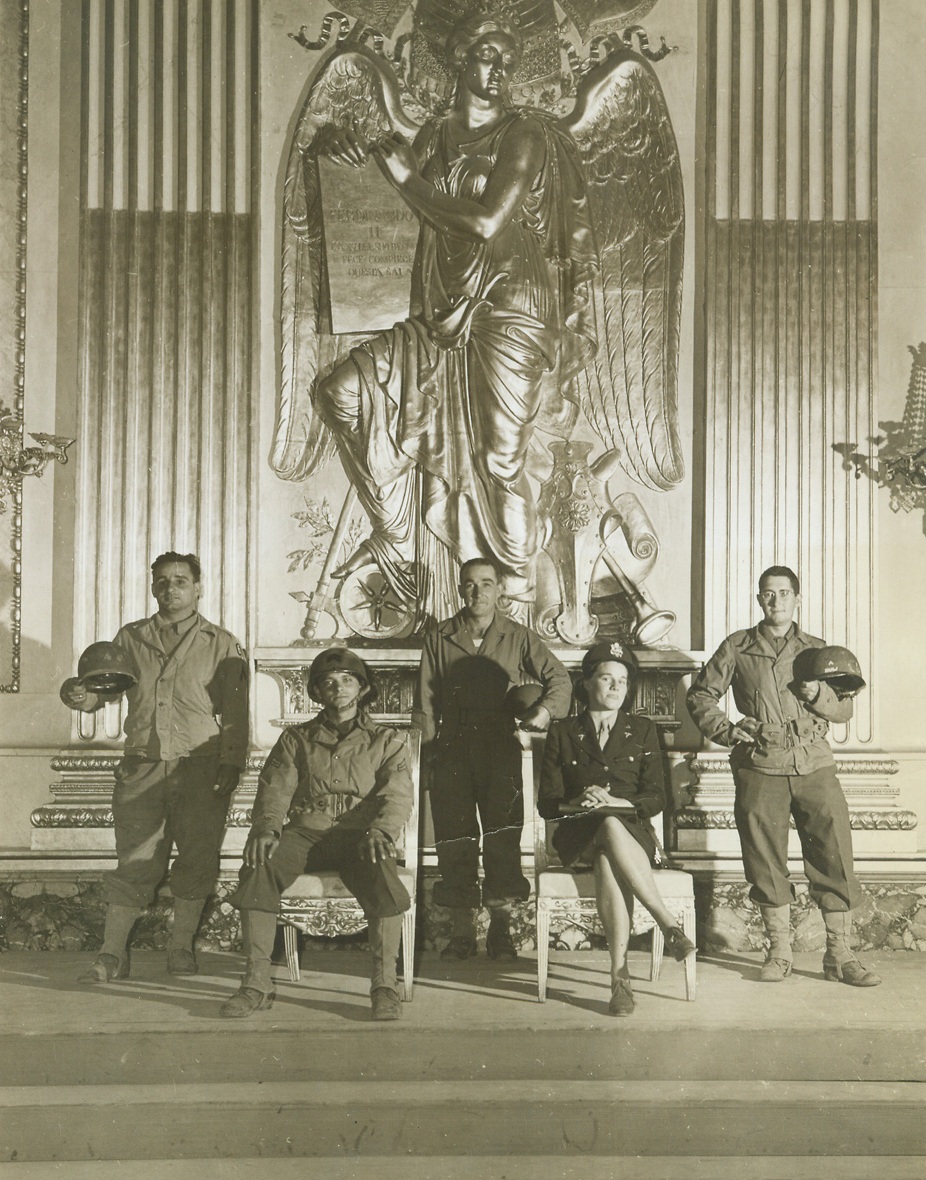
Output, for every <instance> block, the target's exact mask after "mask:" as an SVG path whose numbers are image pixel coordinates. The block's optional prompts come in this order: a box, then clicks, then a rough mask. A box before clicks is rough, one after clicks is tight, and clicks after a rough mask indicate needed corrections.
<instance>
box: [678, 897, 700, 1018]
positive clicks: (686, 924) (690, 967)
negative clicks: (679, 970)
mask: <svg viewBox="0 0 926 1180" xmlns="http://www.w3.org/2000/svg"><path fill="white" fill-rule="evenodd" d="M682 929H683V930H684V931H685V936H686V937H687V938H690V939H691V941H692V942H696V941H697V933H696V930H695V911H694V906H693V905H691V906H689V907H688V908H687V909H686V910H685V913H684V914H683V915H682ZM697 988H698V980H697V962H696V957H695V956H694V955H689V956H688V958H687V959H686V960H685V999H686V1000H694V998H695V996H696V994H697Z"/></svg>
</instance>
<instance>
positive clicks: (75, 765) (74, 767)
mask: <svg viewBox="0 0 926 1180" xmlns="http://www.w3.org/2000/svg"><path fill="white" fill-rule="evenodd" d="M269 752H270V751H269V750H265V751H264V752H262V753H261V752H258V753H252V754H249V755H248V760H247V764H246V766H245V769H244V773H245V774H248V773H251V772H260V770H261V769H262V767H263V765H264V763H265V762H266V760H267V755H268V754H269ZM122 758H123V755H122V753H121V751H114V752H113V753H112V754H100V753H95V754H58V755H56V756H55V757H54V758H52V759H51V768H52V770H55V771H58V772H59V773H61V774H93V773H100V772H102V773H104V774H112V772H113V771H114V770H115V769H116V767H117V766H118V765H119V763H120V762H121V761H122Z"/></svg>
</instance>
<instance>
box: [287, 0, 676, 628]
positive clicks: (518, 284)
mask: <svg viewBox="0 0 926 1180" xmlns="http://www.w3.org/2000/svg"><path fill="white" fill-rule="evenodd" d="M574 7H575V8H576V11H575V13H574V14H573V19H574V22H575V26H574V27H576V28H580V27H582V28H583V29H584V30H585V33H587V34H589V35H591V34H592V32H593V31H594V30H593V25H594V18H593V17H592V16H590V15H588V14H584V9H583V8H582V5H581V4H577V5H575V6H574ZM406 8H408V5H397V6H393V8H392V9H391V11H392V12H393V17H394V18H395V19H394V20H393V18H390V22H389V23H390V26H391V27H392V28H394V27H395V21H396V20H398V19H399V16H400V15H401V12H404V11H405V9H406ZM400 10H401V12H400ZM641 10H642V9H641ZM347 11H349V12H350V13H351V14H352V15H355V16H357V17H359V18H361V19H360V20H359V21H358V24H356V25H355V26H354V27H353V29H352V30H351V31H350V32H346V31H345V27H344V24H343V21H342V22H341V23H340V25H339V33H338V39H337V47H336V48H335V49H334V50H333V52H331V53H330V54H329V56H328V57H327V58H326V59H325V60H324V61H323V64H322V66H321V69H320V71H319V73H318V74H317V76H316V78H315V79H314V81H313V83H312V86H311V88H310V91H309V95H308V98H307V100H306V102H305V104H304V106H303V108H302V111H301V113H300V115H299V117H298V120H297V124H296V130H295V134H294V136H293V140H292V145H291V149H290V154H289V159H288V162H287V167H286V178H285V183H284V210H283V244H282V257H281V270H280V273H281V309H282V332H283V339H282V353H281V379H280V398H279V402H278V415H277V430H276V440H275V445H274V448H273V453H272V457H271V465H272V466H273V468H274V470H275V471H276V472H277V474H278V475H279V476H280V477H281V478H283V479H289V480H299V481H301V480H305V479H306V478H308V477H309V476H311V475H312V474H313V473H314V472H315V471H318V470H320V469H321V468H322V467H323V466H324V465H325V464H327V463H328V462H329V461H330V460H331V459H332V458H333V456H334V455H335V453H337V454H338V455H339V457H340V461H341V464H342V466H343V468H344V471H345V473H346V475H347V477H348V479H349V481H350V483H351V485H352V488H353V494H354V495H356V497H357V498H358V500H359V502H360V504H361V505H362V507H363V508H364V510H365V512H366V515H367V517H368V519H369V522H370V532H369V535H368V536H367V537H366V539H365V540H364V541H363V542H362V544H361V545H360V546H359V547H358V548H355V549H354V551H353V553H351V554H349V555H348V556H347V559H346V561H343V562H342V564H341V565H340V566H337V568H334V563H333V561H332V560H331V559H332V558H334V557H337V552H336V548H337V547H336V546H335V545H334V540H333V541H332V551H331V553H329V560H326V562H325V567H324V570H323V576H322V578H321V579H320V583H321V581H324V582H325V585H324V586H321V585H320V586H319V588H318V590H317V591H316V592H313V594H308V595H307V594H305V593H304V592H301V591H300V592H298V594H299V595H301V600H303V601H306V602H307V603H308V610H307V621H306V628H307V629H308V633H307V630H306V628H304V629H303V632H302V635H303V639H304V640H308V639H310V638H312V636H313V635H314V628H315V626H316V624H317V618H318V615H319V613H320V612H325V613H328V614H332V615H333V614H334V612H333V611H332V609H331V607H330V605H329V603H328V598H329V595H328V590H327V582H328V580H329V579H332V578H333V579H334V580H341V581H342V588H341V593H342V594H343V590H344V587H345V586H346V585H347V579H349V578H350V577H352V576H355V575H358V572H360V571H363V570H364V569H365V568H366V567H368V566H373V567H378V569H379V571H380V573H381V575H382V577H383V579H384V580H385V582H386V583H387V584H388V585H389V586H391V587H392V589H393V590H394V591H395V592H396V594H397V595H398V598H399V599H400V600H401V601H404V602H407V603H409V604H410V605H412V606H413V611H412V613H411V614H410V615H409V616H408V618H407V619H406V618H399V617H397V619H396V622H395V623H394V624H391V625H392V626H394V627H395V628H401V627H405V628H417V627H418V626H419V625H423V624H422V620H424V619H426V617H427V616H429V615H437V616H439V617H440V616H442V615H444V614H446V613H449V611H452V609H454V608H455V606H456V586H455V577H456V569H457V567H458V564H459V562H460V560H462V559H463V558H464V557H467V556H471V555H472V554H473V553H484V554H486V555H491V556H493V557H494V558H495V559H496V560H497V561H498V563H499V565H500V566H501V568H502V569H503V570H505V571H507V572H508V577H509V580H510V581H511V582H512V584H513V587H514V588H513V589H512V590H511V593H510V595H509V596H510V597H511V598H512V600H513V601H520V602H525V601H531V600H530V598H529V597H528V596H529V595H530V594H532V593H533V588H534V583H535V577H534V574H535V563H536V560H537V555H538V553H539V552H540V548H541V547H540V544H539V543H538V532H539V531H540V530H541V529H542V526H543V520H542V518H540V519H539V517H542V514H539V513H538V504H537V493H536V490H535V488H536V483H537V480H538V472H540V471H542V470H543V469H544V467H548V465H549V461H548V458H547V453H548V452H547V447H548V443H549V441H550V440H551V439H556V438H559V439H566V440H568V439H569V438H570V437H571V436H572V435H573V433H574V431H575V430H576V428H577V424H578V423H580V418H579V415H580V414H581V415H582V419H581V423H582V426H581V428H582V429H583V430H588V431H589V432H590V433H591V434H592V435H593V436H595V437H597V439H598V441H599V442H600V443H601V444H603V446H604V447H605V450H606V453H610V454H612V455H613V456H614V461H615V467H619V468H620V469H621V470H622V471H623V474H624V476H625V477H626V478H628V479H630V480H632V481H634V482H636V483H638V484H640V485H642V486H643V487H645V488H648V489H651V490H668V489H670V488H672V487H674V486H675V485H677V484H678V483H679V482H680V480H681V479H682V477H683V474H684V472H683V464H682V448H681V443H680V439H679V434H678V421H677V417H678V416H677V408H676V406H677V360H678V345H679V325H680V313H681V294H682V259H683V250H684V213H683V194H682V186H681V169H680V163H679V156H678V150H677V146H676V143H675V137H674V133H673V131H672V126H671V122H670V119H669V116H668V112H667V109H666V104H665V99H664V97H663V94H662V90H661V88H660V86H659V82H658V80H657V78H656V75H655V74H654V72H653V70H652V67H651V66H650V64H649V63H648V61H647V60H646V59H645V57H644V56H643V55H641V54H640V53H637V52H634V51H633V50H632V49H630V48H629V47H628V45H627V44H625V43H624V42H622V41H617V40H614V39H609V38H608V37H605V36H603V35H600V36H597V39H595V41H594V52H593V53H590V55H589V57H588V58H587V59H586V60H585V61H584V63H583V65H582V68H581V70H580V71H579V73H580V76H579V77H578V78H573V79H572V82H573V83H574V85H573V88H572V90H571V91H570V92H569V94H568V102H567V104H566V105H567V106H568V107H569V109H568V111H567V112H566V113H565V114H556V115H554V114H552V113H550V112H549V111H547V110H542V109H541V105H540V98H539V96H540V93H541V91H542V85H541V78H542V74H543V69H544V68H546V67H544V66H543V65H542V59H543V53H542V52H541V51H540V49H539V48H538V46H539V45H540V43H541V41H542V40H543V38H544V37H546V36H547V35H552V36H554V37H555V38H557V37H558V36H559V34H558V32H557V28H556V22H555V20H553V21H552V23H551V22H550V21H548V20H547V16H546V15H544V14H545V13H546V7H545V6H544V5H543V4H541V5H539V6H538V5H533V6H531V5H525V4H524V3H523V0H521V2H520V3H516V4H513V5H509V6H507V7H506V9H505V12H503V11H502V10H501V8H500V7H499V5H497V4H495V5H493V4H489V5H480V6H478V11H477V8H476V7H473V6H469V5H466V6H460V5H451V6H449V7H448V6H447V5H446V4H442V2H441V0H428V2H426V0H421V2H420V3H419V4H418V5H417V6H416V8H415V24H414V30H413V32H412V34H411V35H410V40H409V41H408V42H406V44H407V46H408V49H409V59H408V60H409V63H410V64H409V68H408V69H399V70H397V69H396V68H395V60H396V59H395V58H393V59H391V60H390V59H389V58H388V57H387V56H385V54H384V53H378V52H376V45H377V44H379V42H377V41H376V38H375V37H374V38H373V39H372V40H371V38H370V32H371V27H370V26H371V21H370V17H371V16H372V12H370V13H367V12H366V6H365V5H364V4H363V3H362V2H360V0H358V2H357V3H353V4H351V5H348V6H347ZM590 11H591V10H590ZM461 12H462V13H463V14H464V16H463V19H462V20H460V19H459V17H460V13H461ZM628 12H629V10H628ZM506 13H507V15H506ZM552 13H553V7H552V4H550V5H549V15H550V16H551V17H552ZM586 18H587V19H586ZM373 23H375V22H373ZM444 25H446V26H447V27H446V28H444ZM333 29H334V23H333V21H327V22H326V25H325V27H324V28H323V31H322V36H321V37H320V38H318V39H317V40H316V41H309V39H308V38H307V37H306V35H305V31H304V30H301V31H300V34H299V35H298V36H297V40H299V41H300V43H301V44H303V45H305V46H306V47H307V48H313V49H315V48H317V47H318V46H320V45H321V44H323V43H327V41H328V39H329V38H330V37H331V35H332V32H333ZM440 30H443V32H442V33H441V35H440V36H439V37H438V36H437V32H440ZM371 45H373V48H371V47H370V46H371ZM445 45H449V47H450V49H451V54H450V56H449V58H448V60H447V62H444V63H443V64H441V62H440V57H441V53H440V47H443V46H445ZM558 52H559V50H558V47H557V50H556V55H558ZM493 54H494V55H495V58H496V59H497V62H496V64H495V65H490V64H485V68H484V69H483V64H482V62H481V59H482V58H483V57H486V55H488V57H491V56H492V55H493ZM650 56H655V55H650ZM488 57H486V63H488ZM448 63H449V64H448ZM425 67H426V68H428V69H433V70H435V71H436V73H438V74H440V73H443V74H444V75H448V74H449V75H452V77H453V78H454V79H455V81H456V86H455V89H453V91H452V94H453V99H452V103H451V105H450V106H449V107H446V106H445V107H444V108H443V110H442V113H438V114H433V113H432V115H431V117H428V109H431V108H430V107H428V104H425V105H424V106H423V105H422V103H421V101H420V99H421V95H422V92H423V90H428V84H427V83H425V82H423V81H422V79H421V77H420V75H421V73H422V70H423V69H425ZM493 69H494V70H496V74H494V75H492V74H491V71H492V70H493ZM480 70H482V71H483V73H485V75H486V76H485V78H484V79H482V80H480V78H481V75H480ZM416 71H417V74H416V78H417V81H416V82H415V84H414V85H412V82H411V80H410V79H411V78H412V74H415V72H416ZM490 75H491V76H490ZM527 75H530V76H529V77H528V76H527ZM446 80H447V78H446V77H445V78H444V81H446ZM432 81H434V86H432V87H431V89H430V91H429V92H430V93H432V94H435V93H437V90H438V89H439V87H438V86H437V82H436V81H435V80H433V79H432ZM516 83H517V86H518V87H519V88H520V89H518V94H519V95H520V96H523V95H524V94H532V93H534V94H535V98H534V100H532V101H528V102H527V103H526V104H522V105H521V106H517V105H515V102H514V101H513V99H512V97H511V95H512V93H513V92H514V90H515V88H516V87H515V84H516ZM544 85H545V83H544ZM532 86H534V88H535V89H534V91H532V90H531V87H532ZM537 86H540V88H541V89H540V90H537V89H536V87H537ZM480 88H484V91H485V93H484V95H483V93H482V90H480ZM566 90H567V91H568V90H569V87H566ZM477 91H479V93H478V94H477ZM543 93H546V92H545V91H543ZM484 103H488V104H489V108H490V109H491V117H490V118H488V119H486V118H484V117H483V115H482V113H480V114H479V118H478V119H476V118H475V116H474V113H473V112H474V111H476V110H477V109H478V110H479V111H480V112H481V111H482V107H480V106H479V104H484ZM432 107H433V104H432ZM410 145H411V146H410ZM330 160H333V161H335V162H336V163H338V164H340V165H341V166H342V167H343V168H350V167H351V166H357V167H361V166H362V168H363V169H364V170H365V171H370V170H373V171H374V172H375V169H376V168H377V167H378V168H379V169H380V170H381V171H382V173H383V174H384V176H385V177H386V178H387V180H388V182H389V184H390V185H391V186H392V188H393V189H394V191H395V192H396V193H398V195H399V197H400V198H401V201H403V202H404V203H405V205H406V206H407V207H408V208H409V209H410V210H411V211H412V212H413V213H414V215H415V216H416V217H417V218H419V219H420V232H419V237H418V249H417V261H416V263H415V266H414V269H413V271H412V272H411V275H412V278H411V282H412V292H411V306H412V308H413V309H415V310H414V311H413V314H412V315H411V316H410V317H409V318H408V319H405V320H400V321H398V322H396V323H395V325H394V326H393V327H391V328H388V329H383V330H380V331H374V332H373V333H372V334H370V332H367V333H366V339H362V338H361V336H358V335H357V334H356V332H355V334H354V335H335V334H333V332H332V329H331V316H332V308H331V307H330V306H328V305H327V304H326V302H325V294H324V293H325V291H326V290H327V289H328V288H327V287H326V284H325V275H326V273H327V271H328V269H329V267H330V260H329V259H327V258H326V256H325V250H324V248H323V235H322V225H323V224H324V221H325V210H324V208H323V199H322V195H323V192H322V190H323V186H322V171H323V170H322V164H324V166H325V170H326V171H325V172H324V174H325V175H326V176H327V175H328V171H327V169H328V168H329V165H328V161H330ZM325 183H327V181H326V182H325ZM345 191H346V190H345ZM339 209H340V206H339ZM329 217H330V211H329ZM373 228H374V230H375V227H373ZM375 236H376V235H375V234H374V237H375ZM467 241H468V242H469V243H470V245H469V247H468V249H467V250H464V251H461V249H460V243H461V242H467ZM374 269H375V268H374ZM339 314H340V313H339ZM363 327H364V325H363V324H358V325H357V331H358V332H360V331H362V329H363ZM358 344H359V346H358V347H355V348H354V351H352V352H351V351H350V350H351V347H352V346H355V345H358ZM360 399H362V400H363V401H364V404H367V405H371V406H373V407H374V409H373V411H372V412H371V413H365V414H364V415H363V416H362V417H361V416H359V411H357V410H356V409H355V408H353V407H355V406H357V405H359V400H360ZM610 508H611V505H610V504H608V503H605V504H604V505H600V506H598V514H599V516H603V515H604V514H605V513H607V512H608V511H609V510H610ZM580 517H581V519H580ZM557 518H558V519H559V521H560V523H561V525H562V526H563V527H565V528H566V529H567V530H568V529H570V528H571V529H573V530H574V529H577V528H580V527H584V526H586V525H588V524H592V523H596V521H592V520H591V518H589V520H588V521H586V519H585V516H584V511H583V510H582V507H581V506H580V505H579V503H578V501H577V500H575V499H573V501H572V503H571V504H570V503H569V502H568V501H565V500H564V501H561V502H560V503H559V505H558V507H557ZM336 539H337V542H338V547H339V546H340V544H341V541H342V540H343V538H342V537H340V536H338V537H337V538H336ZM628 545H629V552H630V554H631V555H632V557H633V558H634V559H635V560H636V561H638V562H639V561H642V560H645V559H646V558H647V557H648V556H649V555H650V553H652V554H653V555H654V554H655V551H656V549H657V548H658V546H657V542H656V539H655V537H654V536H653V537H651V538H642V537H640V538H637V544H636V548H635V549H634V546H633V543H632V538H630V537H628ZM590 560H591V561H592V565H593V567H594V561H595V560H596V558H595V555H594V554H593V555H592V558H590ZM618 562H619V557H618V555H617V553H612V554H611V563H609V565H612V564H617V563H618ZM606 572H607V571H606ZM610 573H611V574H612V575H613V574H614V570H613V568H612V569H611V570H610ZM633 576H634V575H633V573H630V572H626V579H627V581H628V582H631V581H632V580H633ZM572 581H573V582H575V578H573V579H572ZM590 583H591V578H587V579H586V578H585V577H584V575H582V577H581V578H580V580H579V582H578V583H577V584H575V585H572V584H571V583H570V584H569V586H568V587H565V588H563V587H561V590H560V596H561V599H562V600H563V601H562V603H561V609H562V612H563V614H564V615H569V616H570V623H569V628H570V634H572V632H573V631H575V633H576V634H578V633H579V631H581V632H582V634H583V635H584V634H585V630H588V629H589V627H590V625H591V624H589V622H588V620H587V619H586V618H585V617H584V615H587V607H586V609H584V615H583V609H582V608H581V607H580V608H578V618H577V619H573V618H572V617H571V616H572V615H573V614H575V612H573V611H572V610H571V607H570V600H571V599H575V600H577V601H582V600H584V602H585V603H586V604H587V599H588V595H589V592H590V591H589V587H590ZM625 589H626V587H625ZM322 591H323V593H322ZM313 596H314V598H317V599H318V601H317V602H313V601H311V599H312V598H313ZM552 605H553V604H552V603H537V604H536V613H537V615H538V616H539V615H540V614H541V613H543V611H544V610H545V609H547V608H549V607H550V606H552ZM371 611H372V608H371ZM367 613H370V612H367ZM647 613H648V612H647ZM310 614H311V615H312V617H311V618H310V617H309V615H310ZM341 614H342V616H343V619H342V620H341V621H343V622H346V624H347V626H348V629H349V630H353V631H355V633H358V634H361V635H364V636H366V637H369V638H376V637H377V634H378V631H377V624H376V620H375V619H372V620H370V619H367V618H366V616H365V615H364V614H363V612H360V613H359V614H358V612H357V611H356V610H354V608H353V607H349V609H347V610H345V609H344V608H343V605H342V610H341ZM416 620H417V622H416ZM657 621H658V624H659V626H660V628H662V630H663V632H664V630H665V629H666V626H667V625H669V626H670V625H671V622H673V621H674V619H671V621H669V620H668V618H663V617H662V616H661V615H660V618H659V619H658V620H655V619H654V620H653V622H652V623H651V629H652V627H653V626H655V623H656V622H657ZM576 624H581V625H582V626H579V627H578V630H577V627H576ZM583 628H584V629H583Z"/></svg>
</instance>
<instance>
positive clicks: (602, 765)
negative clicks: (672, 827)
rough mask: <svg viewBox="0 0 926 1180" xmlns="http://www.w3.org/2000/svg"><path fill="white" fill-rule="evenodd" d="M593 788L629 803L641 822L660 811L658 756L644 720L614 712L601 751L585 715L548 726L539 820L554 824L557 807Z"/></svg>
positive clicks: (663, 795) (662, 779)
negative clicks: (605, 789)
mask: <svg viewBox="0 0 926 1180" xmlns="http://www.w3.org/2000/svg"><path fill="white" fill-rule="evenodd" d="M592 786H597V787H607V789H608V790H609V791H610V793H611V794H612V795H613V796H614V797H615V798H617V799H628V800H630V802H631V803H633V806H634V811H635V813H636V815H637V817H638V818H639V819H641V820H648V819H650V818H651V817H652V816H654V815H658V814H659V812H660V811H663V810H664V808H665V805H666V791H665V776H664V774H663V769H662V753H661V751H660V748H659V737H658V735H657V732H656V726H655V724H654V723H653V722H652V721H650V719H649V718H648V717H641V716H638V715H637V714H633V713H625V712H624V711H623V710H619V711H618V714H617V720H616V721H615V723H614V726H613V728H612V730H611V733H610V734H609V735H608V740H607V741H606V742H605V748H604V750H602V749H601V748H600V747H599V745H598V736H597V734H596V733H595V727H594V725H593V724H592V720H591V718H590V717H589V715H588V713H581V714H580V715H579V716H578V717H569V718H567V719H566V720H565V721H556V722H554V723H553V725H552V726H551V727H550V732H549V733H548V734H547V740H546V745H545V746H544V750H543V761H542V763H541V768H540V792H539V797H538V802H537V810H538V811H539V812H540V814H541V815H542V816H543V818H544V819H558V818H559V816H560V810H559V805H560V803H568V802H570V801H571V800H573V799H575V798H576V797H577V796H579V795H581V794H582V792H583V791H584V790H585V789H586V788H587V787H592Z"/></svg>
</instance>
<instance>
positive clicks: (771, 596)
mask: <svg viewBox="0 0 926 1180" xmlns="http://www.w3.org/2000/svg"><path fill="white" fill-rule="evenodd" d="M793 597H794V591H793V590H760V591H759V598H760V599H761V601H762V602H774V601H775V599H776V598H793Z"/></svg>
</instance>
